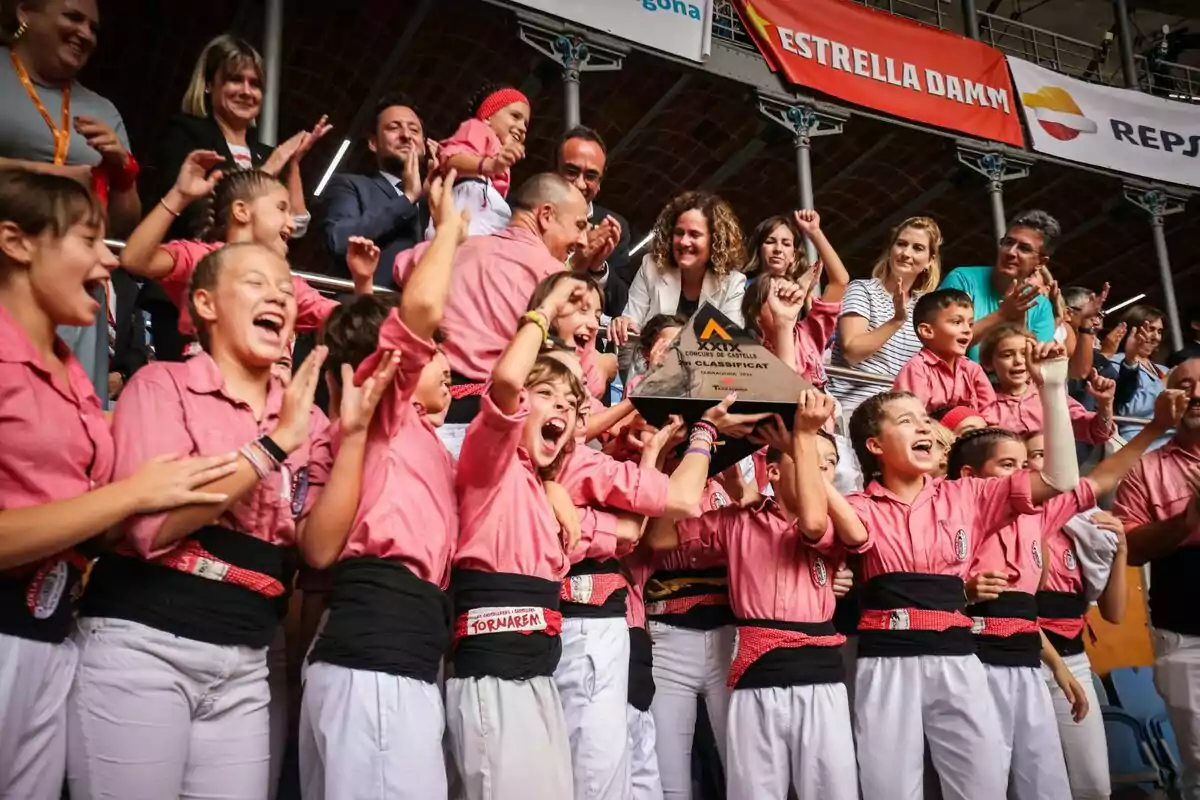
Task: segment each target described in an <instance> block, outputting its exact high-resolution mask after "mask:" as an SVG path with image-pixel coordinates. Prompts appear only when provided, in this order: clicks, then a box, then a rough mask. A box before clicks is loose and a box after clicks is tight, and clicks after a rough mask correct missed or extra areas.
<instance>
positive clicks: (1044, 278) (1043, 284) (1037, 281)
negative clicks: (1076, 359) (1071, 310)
mask: <svg viewBox="0 0 1200 800" xmlns="http://www.w3.org/2000/svg"><path fill="white" fill-rule="evenodd" d="M1029 285H1030V286H1032V287H1033V288H1035V289H1037V290H1038V294H1040V295H1042V297H1045V298H1046V299H1047V300H1049V301H1050V310H1051V311H1052V312H1053V313H1054V341H1056V342H1058V343H1059V344H1061V345H1062V346H1063V347H1064V348H1066V350H1067V358H1070V357H1071V354H1072V353H1074V352H1075V330H1074V329H1073V328H1072V327H1071V326H1070V324H1069V323H1068V322H1067V303H1066V301H1065V300H1064V299H1063V296H1062V292H1061V291H1059V288H1058V281H1056V280H1054V275H1052V274H1051V272H1050V268H1049V267H1045V266H1042V267H1038V268H1037V269H1035V270H1034V271H1033V274H1032V275H1030V276H1029Z"/></svg>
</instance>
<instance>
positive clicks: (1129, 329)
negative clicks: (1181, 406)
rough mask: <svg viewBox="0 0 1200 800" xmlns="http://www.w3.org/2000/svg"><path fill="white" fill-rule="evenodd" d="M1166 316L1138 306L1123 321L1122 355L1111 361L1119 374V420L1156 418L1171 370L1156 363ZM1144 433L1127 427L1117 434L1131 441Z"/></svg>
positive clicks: (1130, 425) (1117, 405)
mask: <svg viewBox="0 0 1200 800" xmlns="http://www.w3.org/2000/svg"><path fill="white" fill-rule="evenodd" d="M1165 316H1166V315H1165V314H1163V312H1162V311H1160V310H1158V309H1157V308H1155V307H1154V306H1147V305H1136V306H1133V307H1132V308H1130V309H1129V310H1128V311H1126V312H1125V314H1124V315H1123V316H1122V317H1121V324H1122V325H1124V326H1125V340H1124V341H1123V342H1122V343H1121V349H1120V352H1119V354H1118V355H1113V356H1111V357H1110V358H1109V361H1110V362H1111V363H1112V364H1113V366H1115V367H1116V368H1117V369H1118V370H1119V377H1118V380H1117V397H1116V403H1115V405H1114V408H1115V409H1116V413H1117V416H1119V417H1143V418H1145V419H1149V418H1150V417H1152V416H1154V399H1155V398H1156V397H1158V395H1159V394H1160V393H1161V392H1162V390H1163V389H1164V388H1166V384H1165V381H1166V378H1167V368H1166V367H1164V366H1162V365H1161V364H1158V363H1155V361H1154V360H1153V358H1154V354H1155V352H1157V351H1158V348H1159V347H1160V346H1161V345H1162V339H1163V319H1164V317H1165ZM1141 429H1142V426H1141V425H1137V424H1130V423H1123V424H1121V425H1120V426H1119V427H1118V429H1117V430H1118V432H1119V433H1120V434H1121V438H1122V439H1125V440H1126V441H1129V440H1130V439H1132V438H1133V437H1134V436H1136V435H1137V432H1138V431H1140V430H1141ZM1159 444H1161V442H1159V443H1156V444H1155V445H1154V446H1155V447H1157V446H1158V445H1159Z"/></svg>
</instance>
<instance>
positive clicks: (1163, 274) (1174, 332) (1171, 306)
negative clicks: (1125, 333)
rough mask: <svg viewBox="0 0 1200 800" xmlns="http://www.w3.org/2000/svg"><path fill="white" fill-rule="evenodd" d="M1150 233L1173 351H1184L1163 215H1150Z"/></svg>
mask: <svg viewBox="0 0 1200 800" xmlns="http://www.w3.org/2000/svg"><path fill="white" fill-rule="evenodd" d="M1150 232H1151V234H1152V235H1153V236H1154V252H1155V253H1156V254H1157V255H1158V277H1159V279H1160V280H1161V281H1162V289H1163V300H1165V301H1166V305H1167V308H1166V311H1167V322H1168V323H1169V324H1170V326H1171V350H1172V351H1175V350H1181V349H1183V327H1182V326H1181V325H1180V324H1179V304H1178V303H1177V302H1176V301H1175V282H1174V281H1173V280H1172V279H1171V257H1170V255H1169V254H1168V253H1167V234H1166V233H1165V232H1164V231H1163V218H1162V215H1161V214H1151V215H1150Z"/></svg>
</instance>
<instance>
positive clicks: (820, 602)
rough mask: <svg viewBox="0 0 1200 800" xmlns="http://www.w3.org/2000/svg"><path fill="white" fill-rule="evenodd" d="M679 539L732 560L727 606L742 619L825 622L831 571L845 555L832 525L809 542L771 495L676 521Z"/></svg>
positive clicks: (830, 602) (830, 612)
mask: <svg viewBox="0 0 1200 800" xmlns="http://www.w3.org/2000/svg"><path fill="white" fill-rule="evenodd" d="M676 527H677V529H678V530H679V541H680V542H681V543H685V544H686V543H689V542H695V541H698V542H701V543H702V544H705V545H708V546H711V547H712V548H713V549H715V550H717V551H718V552H722V553H724V554H725V555H726V557H727V558H728V559H729V604H730V606H731V607H732V608H733V613H734V614H735V615H737V617H738V618H740V619H763V620H775V621H778V622H827V621H828V620H831V619H833V609H834V605H835V603H836V600H835V598H834V596H833V573H834V572H835V571H836V570H837V565H838V564H839V563H841V561H842V559H843V558H844V553H843V550H842V547H841V546H840V545H839V543H838V542H837V541H836V540H835V538H834V534H833V528H829V530H827V531H826V533H825V536H824V537H823V538H822V539H821V541H820V542H816V543H809V542H808V541H807V540H805V538H804V536H803V535H802V534H801V533H800V531H799V530H798V529H797V528H796V524H795V523H794V522H792V521H790V520H788V519H787V517H786V516H784V514H783V510H782V509H781V508H780V507H779V505H778V504H777V503H776V502H775V501H774V500H772V499H771V498H769V497H767V498H763V499H762V500H761V501H760V502H759V503H758V504H757V505H756V506H754V507H752V508H737V507H734V506H730V507H726V508H723V509H720V510H719V511H712V512H709V513H707V514H702V515H701V516H699V517H696V518H694V519H685V520H680V521H679V522H678V523H677V524H676Z"/></svg>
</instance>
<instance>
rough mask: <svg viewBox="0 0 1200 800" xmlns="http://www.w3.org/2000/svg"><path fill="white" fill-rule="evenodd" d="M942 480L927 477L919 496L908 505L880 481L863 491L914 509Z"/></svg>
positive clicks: (873, 482) (869, 485) (874, 482)
mask: <svg viewBox="0 0 1200 800" xmlns="http://www.w3.org/2000/svg"><path fill="white" fill-rule="evenodd" d="M941 480H942V479H941V478H932V477H930V476H929V475H926V476H925V484H924V485H923V486H922V487H921V491H919V492H917V496H916V497H914V498H913V500H912V502H911V503H906V502H904V501H903V500H901V499H900V498H899V497H897V496H896V495H895V494H893V493H892V490H891V489H889V488H887V487H886V486H884V485H883V484H882V483H880V482H879V481H878V480H873V481H871V482H870V483H869V484H867V488H865V489H864V490H863V494H867V495H870V496H871V497H882V498H886V499H888V500H891V501H893V502H896V503H900V504H901V505H905V506H909V507H912V506H915V505H917V503H919V502H921V499H922V498H924V497H925V496H926V495H927V494H929V493H930V492H931V491H933V487H935V486H936V485H937V483H938V482H939V481H941Z"/></svg>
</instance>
